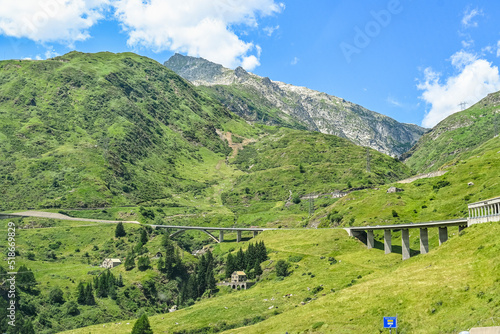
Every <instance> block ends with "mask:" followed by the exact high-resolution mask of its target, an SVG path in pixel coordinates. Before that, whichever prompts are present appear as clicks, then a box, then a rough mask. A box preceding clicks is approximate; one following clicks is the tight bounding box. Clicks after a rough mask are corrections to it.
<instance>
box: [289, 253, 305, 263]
mask: <svg viewBox="0 0 500 334" xmlns="http://www.w3.org/2000/svg"><path fill="white" fill-rule="evenodd" d="M302 258H303V256H302V255H293V256H292V255H290V256H289V257H288V261H290V262H300V260H302Z"/></svg>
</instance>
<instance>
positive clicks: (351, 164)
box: [0, 52, 409, 226]
mask: <svg viewBox="0 0 500 334" xmlns="http://www.w3.org/2000/svg"><path fill="white" fill-rule="evenodd" d="M229 138H232V140H231V142H229ZM370 152H371V153H370V159H371V161H370V165H371V172H370V173H367V172H366V151H365V148H361V147H358V146H356V145H354V144H352V143H351V142H349V141H347V140H345V139H340V138H338V137H335V136H331V135H325V134H321V133H317V132H309V131H298V130H290V129H282V130H279V129H277V128H275V127H269V126H262V125H251V124H248V123H246V122H245V121H244V120H243V119H241V118H239V117H238V116H236V115H234V114H232V113H231V112H229V111H228V110H227V109H226V108H225V107H224V106H222V105H221V104H220V103H219V102H218V101H217V100H215V99H213V98H211V97H209V96H208V95H207V94H205V93H204V92H203V91H200V90H196V89H194V87H193V86H192V85H191V84H189V83H188V82H187V81H185V80H184V79H182V78H181V77H179V76H178V75H176V74H175V73H174V72H172V71H170V70H169V69H167V68H165V67H164V66H162V65H160V64H158V63H156V62H155V61H153V60H150V59H148V58H145V57H140V56H137V55H134V54H131V53H123V54H117V55H115V54H112V53H98V54H83V53H78V52H72V53H69V54H67V55H65V56H62V57H56V58H54V59H51V60H47V61H4V62H1V63H0V157H1V159H0V186H1V194H2V198H3V201H2V202H1V203H0V210H7V209H26V208H30V207H34V208H61V209H67V208H89V207H90V208H99V207H117V206H139V205H142V206H146V207H148V206H154V207H157V206H162V207H165V206H166V207H168V208H169V209H166V211H163V212H164V213H158V214H156V216H154V215H151V217H150V218H147V217H145V216H144V215H142V218H141V217H140V216H139V219H144V220H148V219H153V218H155V219H159V220H161V219H165V218H166V217H167V216H170V217H172V220H171V221H172V222H175V223H179V224H200V223H204V224H205V223H207V220H208V222H212V221H213V222H217V223H219V224H220V223H222V224H233V223H234V222H235V221H237V222H238V223H239V224H242V225H267V224H271V225H272V224H274V223H273V222H275V221H278V220H284V221H290V222H291V223H293V224H292V225H293V226H296V225H301V224H303V223H304V222H303V220H304V218H306V217H307V215H308V208H307V207H306V206H307V204H306V203H302V204H301V205H295V204H296V203H295V204H294V203H290V201H288V204H287V203H286V202H287V199H288V197H289V196H290V192H292V195H293V196H295V197H296V196H304V195H307V194H309V193H313V192H316V193H328V192H332V191H334V190H342V189H350V188H353V187H367V186H371V185H377V184H382V183H384V182H388V181H394V180H396V179H399V178H404V177H407V176H408V175H409V170H408V169H407V168H406V167H405V166H404V165H403V164H401V163H400V162H397V161H396V160H394V159H392V158H390V157H388V156H384V155H382V154H380V153H378V152H375V151H373V150H371V151H370ZM332 202H333V199H330V200H325V201H324V203H322V204H321V205H325V206H326V205H329V204H331V203H332ZM126 211H127V209H124V210H123V211H122V212H119V211H117V210H114V209H113V210H109V212H106V213H105V214H104V213H101V212H100V211H96V212H85V213H82V212H78V211H71V212H69V213H71V214H72V215H75V216H79V217H82V215H83V216H84V215H85V214H89V215H93V216H95V217H102V218H107V219H111V218H115V219H122V217H124V216H127V217H130V219H133V218H132V216H134V217H136V216H135V215H136V214H137V210H135V213H134V214H132V216H131V214H130V213H128V212H126ZM255 213H262V215H261V216H255V215H254V214H255ZM206 214H212V215H211V216H210V218H207V217H206ZM110 215H111V216H110ZM277 224H278V223H277Z"/></svg>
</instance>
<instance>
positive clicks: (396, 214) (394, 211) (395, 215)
mask: <svg viewBox="0 0 500 334" xmlns="http://www.w3.org/2000/svg"><path fill="white" fill-rule="evenodd" d="M392 216H393V217H394V218H396V217H399V215H398V213H397V212H396V210H392Z"/></svg>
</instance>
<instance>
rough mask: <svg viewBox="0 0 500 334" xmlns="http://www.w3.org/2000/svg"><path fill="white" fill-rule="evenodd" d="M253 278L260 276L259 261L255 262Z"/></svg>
mask: <svg viewBox="0 0 500 334" xmlns="http://www.w3.org/2000/svg"><path fill="white" fill-rule="evenodd" d="M253 270H254V274H255V277H257V276H260V275H262V267H261V266H260V263H259V261H255V265H254V267H253Z"/></svg>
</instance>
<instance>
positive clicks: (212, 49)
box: [113, 0, 284, 70]
mask: <svg viewBox="0 0 500 334" xmlns="http://www.w3.org/2000/svg"><path fill="white" fill-rule="evenodd" d="M113 5H114V6H115V9H116V13H115V15H116V17H117V18H118V20H119V21H120V22H121V23H122V25H123V28H124V30H125V31H126V32H127V33H128V34H129V39H128V44H129V45H130V46H144V47H147V48H152V49H153V50H155V51H162V50H171V51H176V52H182V53H187V54H188V55H190V56H200V57H203V58H206V59H208V60H211V61H213V62H216V63H219V64H222V65H224V66H226V67H231V68H234V67H236V66H239V65H241V66H243V67H245V68H246V69H247V70H252V69H253V68H254V67H255V66H257V65H259V60H258V55H255V52H257V53H259V48H258V46H257V45H254V44H253V43H251V42H245V41H243V40H241V39H240V38H239V37H238V35H236V34H235V32H234V31H233V30H232V27H235V26H242V25H244V26H247V27H250V28H257V27H258V23H257V20H258V17H263V16H269V15H272V14H274V13H278V12H280V11H281V10H283V8H284V6H283V5H282V4H277V3H275V1H274V0H252V1H248V0H232V1H229V0H210V1H206V0H183V1H178V0H149V1H142V0H113ZM252 53H253V54H252Z"/></svg>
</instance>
